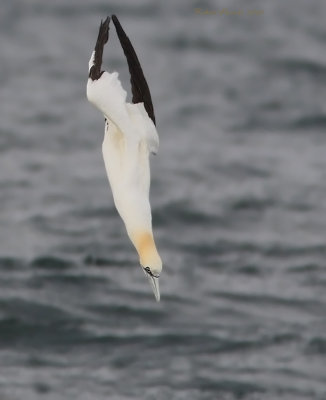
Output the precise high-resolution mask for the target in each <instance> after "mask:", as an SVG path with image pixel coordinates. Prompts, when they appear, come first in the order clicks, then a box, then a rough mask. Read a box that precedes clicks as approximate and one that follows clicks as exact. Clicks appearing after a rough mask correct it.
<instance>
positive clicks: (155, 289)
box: [144, 271, 160, 302]
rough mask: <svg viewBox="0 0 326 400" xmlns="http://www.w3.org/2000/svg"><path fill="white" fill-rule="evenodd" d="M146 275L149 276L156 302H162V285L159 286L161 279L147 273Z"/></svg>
mask: <svg viewBox="0 0 326 400" xmlns="http://www.w3.org/2000/svg"><path fill="white" fill-rule="evenodd" d="M144 273H145V275H146V276H147V278H148V281H149V283H150V285H151V287H152V289H153V292H154V296H155V299H156V301H157V302H158V301H160V285H159V281H158V279H159V278H157V277H156V276H153V275H149V274H148V273H147V272H146V271H144Z"/></svg>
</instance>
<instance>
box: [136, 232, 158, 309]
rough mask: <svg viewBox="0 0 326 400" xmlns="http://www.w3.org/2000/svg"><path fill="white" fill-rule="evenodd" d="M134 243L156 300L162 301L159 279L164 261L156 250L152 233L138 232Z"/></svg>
mask: <svg viewBox="0 0 326 400" xmlns="http://www.w3.org/2000/svg"><path fill="white" fill-rule="evenodd" d="M132 236H133V237H132V241H133V243H134V245H135V247H136V250H137V252H138V255H139V261H140V265H141V266H142V268H143V271H144V273H145V275H146V276H147V277H148V280H149V283H150V284H151V286H152V289H153V292H154V295H155V298H156V300H157V301H160V289H159V282H158V278H159V276H160V273H161V271H162V260H161V257H160V256H159V254H158V251H157V249H156V245H155V242H154V238H153V234H152V232H137V233H136V234H134V235H132Z"/></svg>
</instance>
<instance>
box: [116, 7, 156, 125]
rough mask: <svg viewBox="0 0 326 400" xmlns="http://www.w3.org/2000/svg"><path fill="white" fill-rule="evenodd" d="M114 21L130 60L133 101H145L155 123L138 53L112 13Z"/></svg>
mask: <svg viewBox="0 0 326 400" xmlns="http://www.w3.org/2000/svg"><path fill="white" fill-rule="evenodd" d="M112 21H113V23H114V26H115V29H116V31H117V35H118V38H119V40H120V44H121V47H122V49H123V52H124V54H125V56H126V58H127V62H128V68H129V72H130V82H131V89H132V102H133V103H135V104H136V103H144V107H145V110H146V111H147V114H148V116H149V117H150V119H151V120H152V121H153V123H154V124H155V114H154V107H153V103H152V98H151V93H150V90H149V87H148V84H147V81H146V79H145V76H144V73H143V70H142V68H141V65H140V62H139V60H138V57H137V54H136V52H135V50H134V48H133V46H132V44H131V42H130V40H129V38H128V36H127V35H126V33H125V31H124V30H123V28H122V26H121V24H120V22H119V20H118V18H117V17H116V15H112Z"/></svg>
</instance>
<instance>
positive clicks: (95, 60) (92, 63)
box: [89, 17, 110, 81]
mask: <svg viewBox="0 0 326 400" xmlns="http://www.w3.org/2000/svg"><path fill="white" fill-rule="evenodd" d="M109 24H110V17H107V18H106V20H105V21H104V22H103V21H101V25H100V28H99V32H98V36H97V40H96V44H95V49H94V51H93V53H92V56H91V59H90V60H89V77H90V78H91V79H92V81H95V80H97V79H99V78H100V77H101V76H102V74H103V72H104V71H101V66H102V57H103V48H104V45H105V43H107V41H108V39H109Z"/></svg>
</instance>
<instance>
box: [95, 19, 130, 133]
mask: <svg viewBox="0 0 326 400" xmlns="http://www.w3.org/2000/svg"><path fill="white" fill-rule="evenodd" d="M109 23H110V18H109V17H107V18H106V20H105V21H104V22H103V21H101V25H100V28H99V33H98V37H97V41H96V44H95V49H94V51H93V52H92V55H91V58H90V60H89V78H88V82H87V98H88V100H89V101H90V102H91V103H93V104H94V105H95V106H96V107H97V108H98V109H99V110H100V111H102V112H103V114H104V115H105V116H106V117H107V118H108V119H109V120H111V121H113V122H114V123H115V124H116V125H117V126H119V128H120V129H121V131H123V132H125V133H126V134H127V133H128V132H129V130H130V129H129V128H130V126H129V125H130V124H129V123H128V122H129V116H128V113H127V110H126V98H127V92H126V91H125V90H124V89H123V87H122V85H121V82H120V80H119V75H118V73H117V72H112V73H109V72H106V71H101V67H102V57H103V48H104V45H105V43H107V41H108V39H109Z"/></svg>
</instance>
